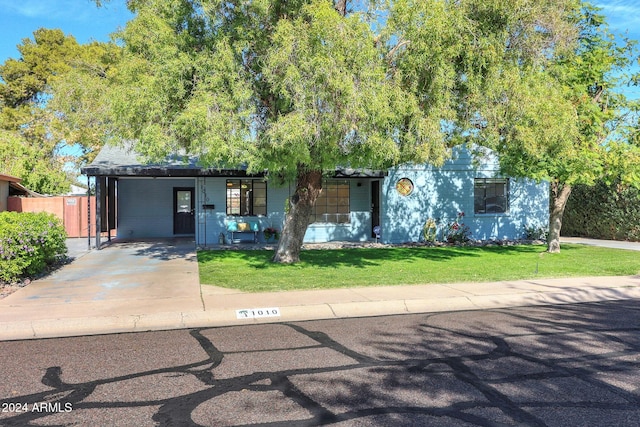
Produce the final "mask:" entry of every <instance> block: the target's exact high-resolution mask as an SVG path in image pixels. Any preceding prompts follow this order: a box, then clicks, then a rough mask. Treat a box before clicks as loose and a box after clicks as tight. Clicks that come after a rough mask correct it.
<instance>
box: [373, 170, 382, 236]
mask: <svg viewBox="0 0 640 427" xmlns="http://www.w3.org/2000/svg"><path fill="white" fill-rule="evenodd" d="M378 225H380V181H371V237H376V233H374V232H373V229H374V228H375V227H376V226H378Z"/></svg>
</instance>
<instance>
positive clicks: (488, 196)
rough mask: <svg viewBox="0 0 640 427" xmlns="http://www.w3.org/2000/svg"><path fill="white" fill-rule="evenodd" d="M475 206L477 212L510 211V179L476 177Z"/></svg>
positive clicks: (474, 187) (474, 188)
mask: <svg viewBox="0 0 640 427" xmlns="http://www.w3.org/2000/svg"><path fill="white" fill-rule="evenodd" d="M473 190H474V191H473V193H474V200H473V207H474V209H473V210H474V212H475V213H477V214H494V213H507V212H509V179H508V178H476V179H475V180H474V185H473Z"/></svg>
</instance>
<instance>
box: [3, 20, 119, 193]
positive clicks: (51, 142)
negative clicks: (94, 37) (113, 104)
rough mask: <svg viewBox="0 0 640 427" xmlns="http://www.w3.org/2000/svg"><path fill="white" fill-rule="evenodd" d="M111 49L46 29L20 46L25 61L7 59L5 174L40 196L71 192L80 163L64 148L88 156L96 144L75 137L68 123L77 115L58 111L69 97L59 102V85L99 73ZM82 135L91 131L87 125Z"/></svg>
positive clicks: (4, 79)
mask: <svg viewBox="0 0 640 427" xmlns="http://www.w3.org/2000/svg"><path fill="white" fill-rule="evenodd" d="M107 46H108V45H106V44H100V43H92V44H89V45H79V44H78V43H77V42H76V40H75V38H73V36H65V35H64V34H63V32H62V31H60V30H50V29H44V28H43V29H39V30H37V31H35V32H34V38H33V40H31V39H24V40H23V42H22V44H21V45H18V50H19V52H20V54H21V58H20V59H8V60H7V61H5V63H4V64H2V65H0V78H1V79H2V81H1V82H0V109H1V110H0V161H1V162H2V163H0V170H1V171H3V172H5V173H10V174H12V175H15V176H18V177H20V178H22V179H23V183H24V184H25V185H26V186H27V187H28V188H30V189H31V190H33V191H36V192H40V193H46V194H57V193H59V192H63V191H66V190H68V188H69V184H70V183H71V182H74V181H73V177H72V176H71V174H70V172H68V171H67V170H66V169H67V164H68V163H74V162H76V161H78V159H76V158H74V157H72V156H69V155H63V154H62V152H63V147H64V146H65V145H66V144H69V145H73V144H75V143H80V144H82V146H83V147H87V150H85V151H87V152H88V151H90V150H91V149H93V148H95V146H96V144H95V140H92V141H91V143H90V142H89V139H88V138H84V139H83V138H79V137H76V135H74V134H73V133H72V132H71V127H70V126H69V122H68V119H69V118H75V117H77V115H78V114H77V113H74V114H70V115H64V114H61V113H60V111H59V110H57V109H56V108H55V105H56V102H57V101H60V102H62V103H64V102H67V103H68V102H69V101H66V100H67V99H68V98H69V97H68V96H67V94H64V96H63V95H62V94H60V96H56V93H55V90H54V85H55V83H56V81H58V80H60V79H61V77H62V76H64V75H66V74H69V73H72V72H74V70H77V69H79V68H85V69H95V68H96V67H100V66H101V65H102V64H103V63H105V59H104V58H105V56H107V55H106V52H108V51H110V50H112V49H114V48H107ZM91 87H95V85H93V86H91ZM60 102H58V104H60ZM96 105H99V104H98V103H96ZM93 117H96V116H93ZM98 117H99V116H98ZM76 128H78V126H76ZM82 129H92V128H91V127H89V126H87V123H86V122H85V123H83V126H82ZM84 133H85V134H86V131H85V132H84Z"/></svg>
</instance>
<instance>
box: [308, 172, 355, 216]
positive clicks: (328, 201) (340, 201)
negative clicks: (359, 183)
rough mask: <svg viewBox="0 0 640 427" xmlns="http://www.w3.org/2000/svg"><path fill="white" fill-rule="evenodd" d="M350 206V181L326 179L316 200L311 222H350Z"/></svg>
mask: <svg viewBox="0 0 640 427" xmlns="http://www.w3.org/2000/svg"><path fill="white" fill-rule="evenodd" d="M350 212H351V209H350V207H349V182H348V181H326V182H324V184H323V186H322V192H321V193H320V196H319V197H318V199H317V200H316V205H315V207H314V208H313V212H312V213H311V220H310V222H312V223H313V222H332V223H338V224H348V223H349V222H350V221H351V215H350Z"/></svg>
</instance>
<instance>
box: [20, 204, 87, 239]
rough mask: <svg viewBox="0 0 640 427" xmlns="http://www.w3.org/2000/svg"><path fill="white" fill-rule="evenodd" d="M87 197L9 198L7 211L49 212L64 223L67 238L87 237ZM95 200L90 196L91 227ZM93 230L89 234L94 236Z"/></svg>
mask: <svg viewBox="0 0 640 427" xmlns="http://www.w3.org/2000/svg"><path fill="white" fill-rule="evenodd" d="M87 197H88V196H57V197H9V198H8V199H7V210H9V211H13V212H49V213H52V214H54V215H55V216H57V217H58V218H60V219H61V220H62V222H63V223H64V228H65V229H66V230H67V236H68V237H87V231H88V221H87V216H88V215H89V211H88V209H89V208H88V207H87ZM95 215H96V198H95V197H94V196H91V224H92V225H91V227H92V228H95V223H96V220H95V218H96V216H95ZM95 232H96V231H95V229H92V230H91V234H92V235H95Z"/></svg>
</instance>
